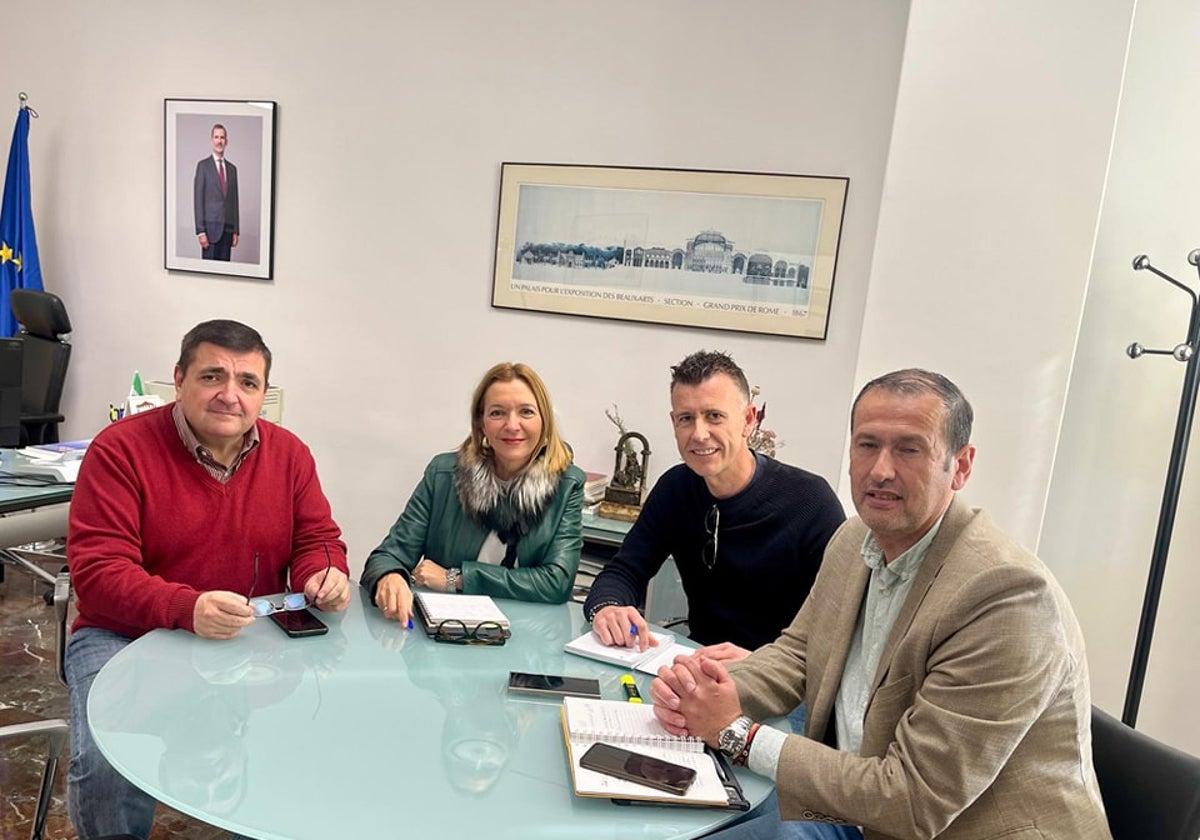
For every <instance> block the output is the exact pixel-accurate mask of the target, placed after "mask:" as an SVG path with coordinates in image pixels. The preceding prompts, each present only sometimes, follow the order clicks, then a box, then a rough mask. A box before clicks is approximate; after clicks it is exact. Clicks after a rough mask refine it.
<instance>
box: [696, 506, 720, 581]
mask: <svg viewBox="0 0 1200 840" xmlns="http://www.w3.org/2000/svg"><path fill="white" fill-rule="evenodd" d="M704 531H705V533H706V534H708V539H707V540H705V542H704V548H703V549H701V551H700V559H701V560H702V561H703V562H704V568H706V569H708V570H709V571H710V572H711V571H712V569H713V567H714V566H716V565H717V548H718V544H719V542H720V533H721V509H720V508H719V507H717V506H716V505H715V504H714V505H713V506H712V507H711V508H709V509H708V513H706V514H705V515H704Z"/></svg>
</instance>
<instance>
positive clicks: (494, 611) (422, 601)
mask: <svg viewBox="0 0 1200 840" xmlns="http://www.w3.org/2000/svg"><path fill="white" fill-rule="evenodd" d="M413 597H414V599H415V600H416V601H417V606H418V607H419V608H420V613H421V617H422V618H423V619H424V621H425V626H426V629H430V630H432V629H433V628H435V627H437V626H438V625H439V624H441V623H442V622H443V621H461V622H462V623H463V624H464V625H466V627H467V629H468V630H474V629H475V628H476V627H478V626H479V625H480V624H482V623H484V622H485V621H494V622H496V623H497V624H499V625H500V626H501V627H503V628H504V629H505V630H507V629H508V616H506V615H505V614H504V613H503V612H502V611H501V610H500V608H499V607H498V606H496V602H495V601H493V600H492V598H491V596H490V595H459V594H456V593H450V592H418V593H416V594H415V595H414V596H413Z"/></svg>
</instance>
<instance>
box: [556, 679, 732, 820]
mask: <svg viewBox="0 0 1200 840" xmlns="http://www.w3.org/2000/svg"><path fill="white" fill-rule="evenodd" d="M562 724H563V738H564V740H565V741H566V745H567V760H568V763H569V764H570V767H571V781H572V786H573V787H574V790H575V795H576V796H593V797H603V798H607V799H612V800H614V801H616V802H619V803H623V804H630V803H634V802H649V803H657V804H671V805H694V806H706V807H711V808H732V809H734V810H738V811H746V810H749V808H750V803H749V802H748V801H747V800H746V798H745V796H743V794H742V789H741V786H740V785H739V784H738V781H737V779H736V778H735V777H734V775H733V771H732V769H731V768H730V767H729V764H728V762H727V761H726V760H725V758H724V756H721V755H720V754H719V753H716V752H714V751H713V750H710V749H709V748H708V747H706V746H705V745H704V742H703V741H701V740H700V739H699V738H690V737H679V736H677V735H672V734H671V733H669V732H667V730H665V729H663V726H662V724H661V723H659V722H658V718H656V717H655V716H654V707H653V706H650V705H648V704H642V703H626V702H623V701H620V700H589V699H586V698H583V697H564V698H563V705H562ZM597 741H603V742H604V743H606V744H615V745H617V746H621V747H624V748H625V749H628V750H632V751H634V752H639V753H644V754H646V755H652V756H654V757H655V758H661V759H663V760H664V761H670V762H673V763H675V764H682V765H683V766H685V767H690V768H692V769H693V770H695V771H696V781H695V782H694V783H693V784H692V786H691V788H690V789H689V790H688V792H687V793H684V794H681V795H678V796H676V795H673V794H669V793H662V792H660V791H657V790H655V789H653V788H649V787H646V786H645V785H639V784H637V783H636V782H628V781H625V780H624V779H618V778H615V777H613V776H608V775H605V774H603V773H597V772H596V771H594V770H588V769H587V768H585V767H580V766H579V758H580V756H582V755H583V754H584V753H585V752H587V750H588V747H590V746H591V745H592V744H594V743H596V742H597Z"/></svg>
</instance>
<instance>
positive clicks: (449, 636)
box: [432, 618, 510, 645]
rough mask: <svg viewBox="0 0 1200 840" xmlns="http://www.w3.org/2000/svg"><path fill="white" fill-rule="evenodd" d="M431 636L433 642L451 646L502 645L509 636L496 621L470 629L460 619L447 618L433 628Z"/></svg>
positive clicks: (479, 624) (482, 622)
mask: <svg viewBox="0 0 1200 840" xmlns="http://www.w3.org/2000/svg"><path fill="white" fill-rule="evenodd" d="M432 635H433V640H434V641H435V642H447V643H449V644H452V645H502V644H504V643H505V642H506V641H508V637H509V635H510V634H509V631H508V630H506V629H505V628H504V627H503V625H501V624H500V623H499V622H496V621H481V622H479V623H478V624H476V625H475V626H474V627H471V626H468V625H467V624H466V623H465V622H464V621H463V620H462V619H459V618H448V619H446V620H445V621H440V622H438V623H437V625H435V626H434V628H433V634H432Z"/></svg>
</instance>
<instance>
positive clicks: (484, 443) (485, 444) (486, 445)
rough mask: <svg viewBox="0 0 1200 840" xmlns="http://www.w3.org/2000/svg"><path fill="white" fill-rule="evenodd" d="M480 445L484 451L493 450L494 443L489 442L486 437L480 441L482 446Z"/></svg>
mask: <svg viewBox="0 0 1200 840" xmlns="http://www.w3.org/2000/svg"><path fill="white" fill-rule="evenodd" d="M479 445H480V447H481V448H483V449H491V448H492V443H491V441H489V440H488V439H487V438H486V437H485V438H483V439H482V440H481V441H480V444H479Z"/></svg>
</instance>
